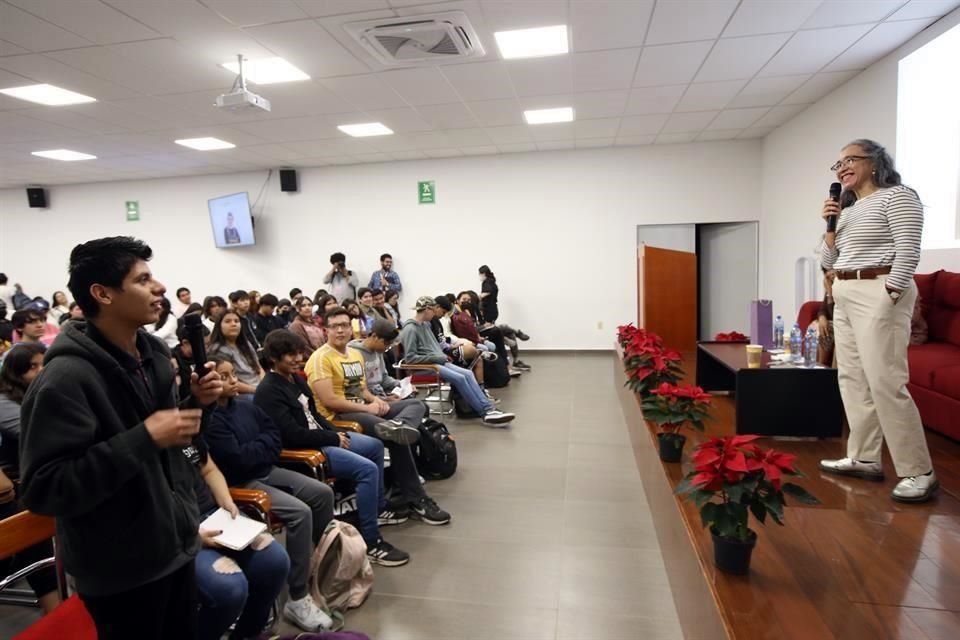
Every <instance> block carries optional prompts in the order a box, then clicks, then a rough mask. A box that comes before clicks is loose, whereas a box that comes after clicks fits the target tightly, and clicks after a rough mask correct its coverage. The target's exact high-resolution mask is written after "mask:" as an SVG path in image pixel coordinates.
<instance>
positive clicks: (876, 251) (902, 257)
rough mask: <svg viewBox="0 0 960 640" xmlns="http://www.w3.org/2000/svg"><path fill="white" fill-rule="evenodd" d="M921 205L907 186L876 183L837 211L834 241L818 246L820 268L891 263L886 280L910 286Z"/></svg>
mask: <svg viewBox="0 0 960 640" xmlns="http://www.w3.org/2000/svg"><path fill="white" fill-rule="evenodd" d="M922 233H923V205H921V204H920V199H919V198H918V197H917V194H916V192H914V191H913V190H912V189H910V188H909V187H904V186H898V187H891V188H889V189H878V190H877V191H874V192H873V193H871V194H870V195H869V196H867V197H865V198H862V199H860V200H857V201H856V202H855V203H854V204H853V205H852V206H850V207H847V208H846V209H844V210H843V212H842V213H841V214H840V220H839V222H838V224H837V237H836V242H835V247H834V248H833V249H831V248H830V247H828V246H827V243H826V242H824V243H823V244H822V245H821V246H820V264H821V265H822V266H823V268H825V269H835V270H837V271H856V270H857V269H867V268H870V267H887V266H889V267H891V270H890V275H889V277H888V278H887V285H888V286H889V287H890V288H892V289H899V290H903V289H906V288H907V287H909V286H910V282H911V280H912V279H913V274H914V271H916V269H917V263H918V262H920V236H921V235H922Z"/></svg>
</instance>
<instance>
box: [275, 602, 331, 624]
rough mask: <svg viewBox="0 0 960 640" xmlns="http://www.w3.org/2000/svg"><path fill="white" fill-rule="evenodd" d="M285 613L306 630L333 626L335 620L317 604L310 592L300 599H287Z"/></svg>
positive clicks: (291, 620)
mask: <svg viewBox="0 0 960 640" xmlns="http://www.w3.org/2000/svg"><path fill="white" fill-rule="evenodd" d="M283 615H284V616H285V617H286V618H287V620H289V621H290V622H292V623H293V624H295V625H297V626H298V627H300V628H301V629H303V630H304V631H316V630H317V629H330V628H331V627H333V620H331V619H330V616H328V615H327V614H325V613H324V612H323V610H322V609H320V607H318V606H317V603H316V602H314V601H313V597H311V596H310V594H307V595H305V596H303V597H302V598H300V599H299V600H287V604H285V605H283Z"/></svg>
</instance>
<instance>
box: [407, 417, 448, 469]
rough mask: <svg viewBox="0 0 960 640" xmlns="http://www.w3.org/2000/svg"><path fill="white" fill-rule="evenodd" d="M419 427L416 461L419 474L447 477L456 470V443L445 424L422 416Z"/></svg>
mask: <svg viewBox="0 0 960 640" xmlns="http://www.w3.org/2000/svg"><path fill="white" fill-rule="evenodd" d="M419 429H420V440H419V441H418V442H417V446H416V461H417V470H418V471H419V472H420V475H422V476H423V477H424V478H430V479H431V480H441V479H443V478H449V477H450V476H452V475H453V474H454V473H455V472H456V470H457V443H456V442H454V441H453V436H451V435H450V431H448V430H447V425H445V424H443V423H442V422H437V421H436V420H432V419H431V418H424V419H423V422H421V423H420V426H419Z"/></svg>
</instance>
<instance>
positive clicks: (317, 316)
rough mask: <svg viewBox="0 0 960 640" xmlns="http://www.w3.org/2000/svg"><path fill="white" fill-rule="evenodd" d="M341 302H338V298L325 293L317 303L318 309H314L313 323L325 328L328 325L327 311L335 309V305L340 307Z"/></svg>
mask: <svg viewBox="0 0 960 640" xmlns="http://www.w3.org/2000/svg"><path fill="white" fill-rule="evenodd" d="M339 306H340V303H339V302H337V299H336V298H335V297H333V296H332V295H330V294H328V293H325V294H323V295H322V296H320V298H319V302H317V303H316V309H315V310H314V316H313V323H314V324H315V325H317V326H318V327H320V328H321V329H323V328H324V327H325V326H326V324H325V323H326V321H325V319H324V316H326V313H327V311H330V309H333V308H334V307H339Z"/></svg>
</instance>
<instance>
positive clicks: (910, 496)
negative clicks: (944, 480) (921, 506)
mask: <svg viewBox="0 0 960 640" xmlns="http://www.w3.org/2000/svg"><path fill="white" fill-rule="evenodd" d="M939 488H940V481H939V480H937V475H936V474H935V473H934V472H932V471H931V472H930V473H929V474H927V475H925V476H908V477H906V478H904V479H902V480H901V481H900V482H898V483H897V486H895V487H894V488H893V492H892V493H891V494H890V497H891V498H893V499H894V500H896V501H897V502H926V501H927V500H929V499H930V498H932V497H933V492H934V491H936V490H937V489H939Z"/></svg>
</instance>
